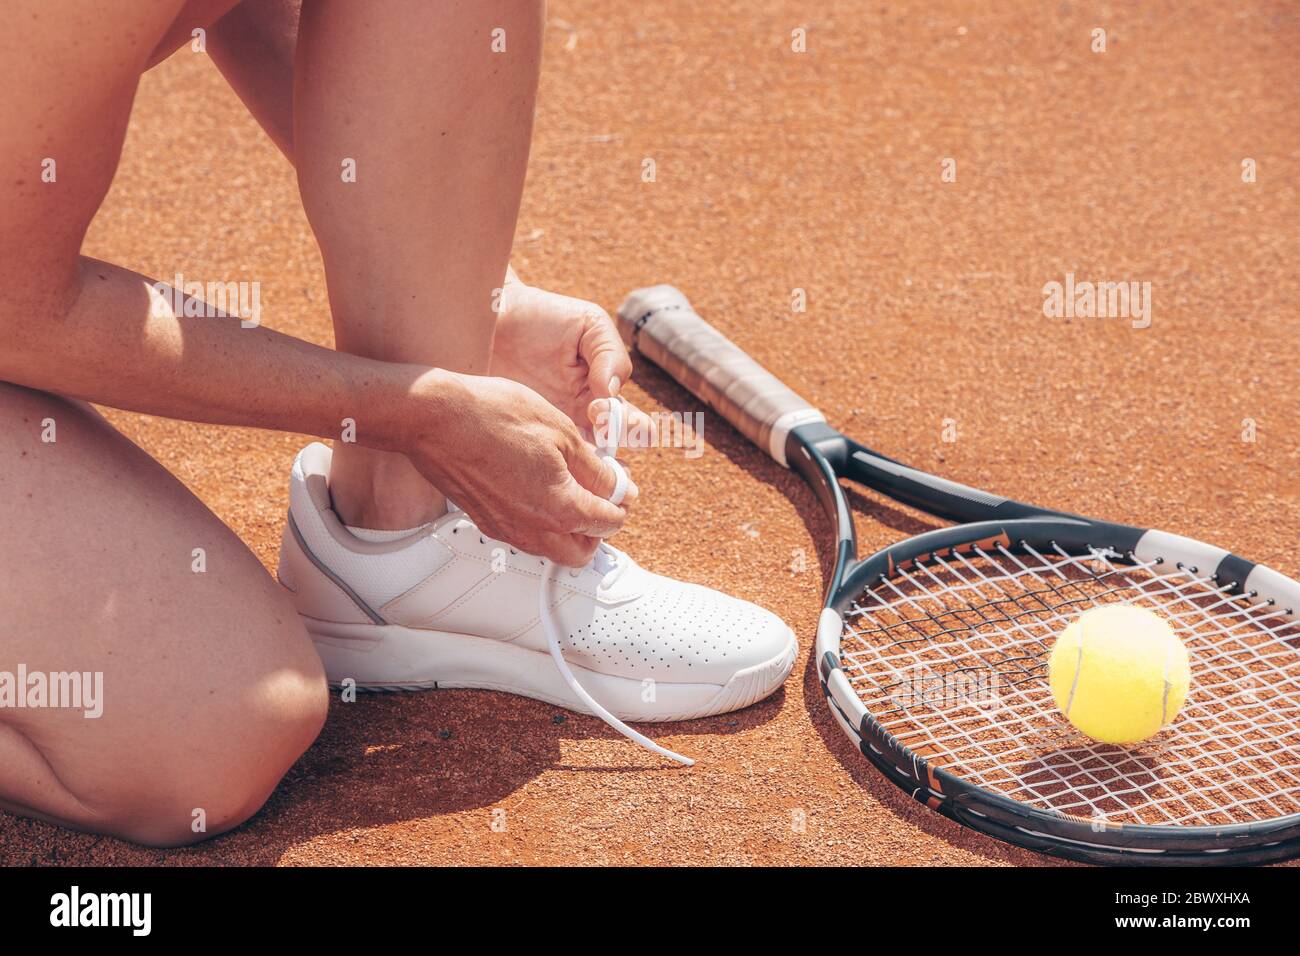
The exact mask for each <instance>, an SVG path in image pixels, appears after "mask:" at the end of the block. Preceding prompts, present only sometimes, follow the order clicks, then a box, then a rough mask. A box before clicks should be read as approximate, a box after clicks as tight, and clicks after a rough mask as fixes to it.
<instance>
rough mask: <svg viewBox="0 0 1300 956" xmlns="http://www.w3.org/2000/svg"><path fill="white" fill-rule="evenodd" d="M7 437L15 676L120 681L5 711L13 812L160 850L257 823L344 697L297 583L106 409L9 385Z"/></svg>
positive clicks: (2, 770) (9, 640)
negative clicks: (273, 573) (47, 704)
mask: <svg viewBox="0 0 1300 956" xmlns="http://www.w3.org/2000/svg"><path fill="white" fill-rule="evenodd" d="M46 422H52V423H53V425H54V427H55V429H56V431H55V433H54V434H55V435H56V436H57V440H56V441H53V442H47V441H43V440H42V436H43V433H47V429H46V426H45V423H46ZM0 447H3V448H4V449H5V453H4V454H3V455H0V500H3V502H4V505H3V508H4V534H3V535H0V619H2V620H3V621H4V624H3V626H2V627H0V672H3V673H7V674H12V675H16V674H18V673H19V672H20V669H24V670H25V671H26V672H27V673H28V674H50V673H78V674H83V675H84V674H102V675H103V676H102V695H101V698H102V699H101V700H100V701H99V706H101V707H102V715H100V716H97V717H87V716H86V714H85V708H80V707H78V708H60V709H54V708H26V707H23V708H19V707H16V706H12V703H13V702H11V705H10V706H4V707H0V807H3V808H4V809H7V810H10V811H12V812H15V813H20V814H22V815H25V816H34V817H39V818H40V819H43V820H49V821H51V822H54V823H59V824H63V825H65V826H71V827H74V828H77V829H84V830H92V831H95V832H100V833H110V834H113V835H116V836H121V837H125V838H126V839H129V840H135V841H137V842H141V843H151V844H159V845H175V844H181V843H190V842H194V841H196V840H201V839H204V838H205V837H207V836H211V835H213V834H216V833H220V832H222V831H223V830H226V829H229V828H230V827H233V826H236V825H238V824H239V823H241V822H242V821H244V820H246V819H247V818H248V817H249V816H251V815H252V814H253V813H254V812H256V811H257V809H258V808H259V807H260V806H261V805H262V803H263V802H264V801H265V800H266V798H267V796H269V795H270V793H271V791H272V790H273V789H274V787H275V785H276V784H277V783H278V782H279V780H280V778H281V777H282V776H283V775H284V773H285V771H286V770H288V768H289V767H290V766H291V765H292V764H293V762H294V761H295V760H297V758H298V757H299V756H300V755H301V754H302V752H303V751H304V750H306V748H307V747H308V746H309V745H310V744H311V742H312V741H313V740H314V739H315V737H316V735H317V733H318V732H319V730H320V727H321V724H322V722H323V720H324V715H325V710H326V706H327V700H326V691H325V684H324V677H323V674H322V671H321V666H320V662H319V659H318V658H317V657H316V654H315V652H314V651H313V649H312V647H311V644H310V642H309V641H308V640H307V638H306V635H305V633H304V631H303V628H302V625H301V624H300V623H299V620H298V616H297V614H295V613H294V610H293V608H292V607H291V606H290V605H289V603H288V602H287V601H286V599H285V597H284V594H283V592H282V591H281V589H280V588H279V587H278V586H277V585H276V584H275V582H274V581H273V580H272V579H271V578H270V576H269V575H267V573H266V571H265V570H264V569H263V568H262V566H261V565H260V564H259V563H258V561H257V559H256V558H255V557H254V556H253V554H252V553H251V552H250V551H249V550H248V549H247V548H246V547H245V546H244V545H243V543H242V542H241V541H240V540H239V538H238V537H236V536H235V534H234V533H233V532H231V531H230V529H229V528H227V527H226V526H225V525H223V524H222V523H221V521H220V520H218V519H217V518H216V516H215V515H213V514H212V513H211V512H210V511H208V509H207V508H205V507H204V506H203V504H202V502H200V501H199V500H198V499H197V498H195V497H194V496H193V495H192V494H190V492H189V491H188V490H186V488H185V487H184V486H183V485H182V484H181V483H180V482H179V481H177V480H176V479H175V478H173V477H172V476H171V475H170V474H168V473H167V471H166V470H164V469H163V468H162V466H160V465H159V464H158V463H157V462H155V461H154V460H153V459H151V458H150V457H149V456H148V455H146V454H145V453H144V452H142V451H141V450H140V449H139V448H137V447H136V446H135V445H133V444H132V443H131V442H130V441H128V440H127V439H126V438H124V437H123V436H122V435H121V434H119V433H118V432H116V431H115V430H114V429H113V428H112V427H111V426H110V425H108V423H107V422H105V421H104V420H103V419H102V418H101V417H100V416H99V415H98V414H97V413H95V412H94V411H93V410H92V409H90V408H89V406H86V405H84V404H82V403H79V402H72V401H68V400H65V399H61V398H56V397H54V396H51V395H48V394H46V393H43V392H34V391H29V390H27V389H22V388H19V387H17V386H13V385H0ZM196 550H201V553H202V558H201V560H202V564H201V565H196V563H195V562H196V558H195V552H196ZM21 692H22V689H21V688H20V689H19V693H21ZM197 811H202V814H203V816H204V817H205V818H206V823H205V826H206V829H205V830H203V831H199V832H194V830H193V822H194V817H195V814H196V812H197Z"/></svg>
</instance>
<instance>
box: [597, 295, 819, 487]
mask: <svg viewBox="0 0 1300 956" xmlns="http://www.w3.org/2000/svg"><path fill="white" fill-rule="evenodd" d="M618 330H619V334H620V335H622V336H623V341H624V342H625V343H627V345H628V347H629V348H630V349H632V350H633V351H635V352H639V353H640V354H641V355H644V356H645V357H646V358H648V359H649V360H650V361H652V362H654V364H655V365H658V366H659V367H660V368H661V369H663V370H664V371H665V372H667V373H668V374H669V375H671V376H672V377H673V378H674V379H676V380H677V382H678V383H679V384H681V385H682V386H683V387H685V388H686V390H687V391H689V392H690V393H691V394H692V395H694V396H695V397H696V398H698V399H700V401H702V402H704V404H706V405H708V406H709V407H710V408H712V409H713V410H714V411H716V412H717V413H718V414H719V415H721V416H722V417H723V418H725V419H726V420H727V421H729V422H731V424H732V425H734V426H735V427H736V428H737V429H738V430H739V431H740V433H741V434H743V435H744V436H745V437H746V438H748V439H749V440H750V441H752V442H753V443H754V444H755V445H757V446H758V447H759V448H761V449H763V450H764V451H765V452H767V453H768V454H769V455H771V456H772V457H773V458H774V459H776V461H777V462H778V463H779V464H781V465H784V466H786V467H789V466H788V464H787V463H786V460H785V440H786V436H787V435H789V434H790V429H792V428H794V427H795V426H796V425H804V424H807V423H809V422H824V421H826V419H825V418H824V417H823V416H822V413H821V412H819V411H817V409H815V408H813V407H812V406H811V405H810V404H808V403H807V402H806V401H804V400H803V399H802V398H800V397H799V396H798V395H796V394H795V392H794V390H793V389H791V388H790V387H789V386H788V385H786V384H785V383H783V382H782V381H781V380H780V379H779V378H777V377H776V376H775V375H773V374H772V373H771V372H769V371H768V370H767V369H765V368H763V366H761V365H759V364H758V363H757V362H755V361H754V360H753V359H752V358H750V357H749V356H748V355H746V354H745V353H744V351H743V350H741V348H740V347H739V346H738V345H736V344H735V343H734V342H732V341H731V340H730V339H728V338H727V337H726V336H724V335H723V334H722V333H721V332H719V331H718V330H717V329H715V328H714V327H713V326H711V325H709V323H708V322H705V321H704V320H703V319H702V318H700V317H699V316H698V315H696V313H695V310H694V309H692V308H691V303H690V302H689V301H688V300H687V298H686V296H684V295H682V293H681V292H680V291H678V290H677V289H675V288H674V287H673V286H670V285H656V286H651V287H649V288H647V289H637V290H636V291H635V292H633V293H631V294H630V295H629V296H628V297H627V300H626V301H625V302H624V303H623V305H622V306H621V307H620V308H619V310H618Z"/></svg>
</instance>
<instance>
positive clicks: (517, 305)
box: [491, 270, 654, 447]
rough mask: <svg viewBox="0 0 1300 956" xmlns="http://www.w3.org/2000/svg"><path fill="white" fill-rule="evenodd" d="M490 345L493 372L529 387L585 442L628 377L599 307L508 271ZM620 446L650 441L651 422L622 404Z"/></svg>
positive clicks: (619, 344)
mask: <svg viewBox="0 0 1300 956" xmlns="http://www.w3.org/2000/svg"><path fill="white" fill-rule="evenodd" d="M501 305H502V308H501V315H500V317H499V318H498V319H497V331H496V339H495V341H494V343H493V348H492V365H491V371H492V374H493V375H500V376H503V377H505V378H508V379H512V380H513V381H516V382H520V383H522V384H524V385H527V386H528V387H529V388H531V389H533V390H534V391H536V392H537V393H538V394H539V395H541V396H542V397H543V398H545V399H546V400H547V401H548V402H550V403H551V404H552V405H554V406H555V407H556V408H558V409H559V410H560V411H562V412H564V414H566V415H568V416H569V418H570V419H571V420H572V421H573V422H574V423H575V424H576V425H577V426H578V427H579V428H581V429H582V430H583V434H584V435H586V436H587V437H589V438H590V437H591V426H592V425H593V424H597V423H600V422H601V416H602V415H603V414H604V413H605V411H606V410H607V408H608V405H607V403H606V402H604V401H602V400H603V399H609V398H613V397H615V396H617V395H618V393H619V390H620V388H621V387H622V383H623V382H626V381H627V379H628V377H629V376H630V375H631V374H632V361H631V359H629V358H628V354H627V349H626V348H624V347H623V341H622V340H621V339H620V338H619V336H618V330H617V329H616V328H615V327H614V322H613V321H612V320H611V319H610V317H609V314H608V313H606V312H605V310H604V309H602V308H601V307H600V306H598V305H596V304H594V303H592V302H586V301H584V300H582V299H575V298H573V297H572V296H567V295H559V294H557V293H555V292H547V291H545V290H544V289H536V288H533V287H532V286H527V285H524V284H523V283H522V282H520V281H519V279H518V277H516V276H515V274H514V271H513V270H511V271H510V273H509V274H508V275H507V278H506V284H505V287H504V289H503V291H502V303H501ZM626 422H627V433H626V434H625V435H624V436H623V444H625V445H628V446H630V447H638V446H644V445H648V444H651V443H652V442H653V440H654V423H653V421H652V420H651V419H650V417H649V416H647V415H646V414H645V413H644V412H642V411H640V410H639V409H637V408H634V407H633V406H631V405H628V406H627V414H626Z"/></svg>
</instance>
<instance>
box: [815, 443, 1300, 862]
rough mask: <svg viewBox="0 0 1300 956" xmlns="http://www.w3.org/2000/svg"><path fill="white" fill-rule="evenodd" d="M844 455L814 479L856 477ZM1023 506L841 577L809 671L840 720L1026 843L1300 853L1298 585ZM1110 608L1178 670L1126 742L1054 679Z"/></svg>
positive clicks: (920, 781)
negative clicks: (1079, 634)
mask: <svg viewBox="0 0 1300 956" xmlns="http://www.w3.org/2000/svg"><path fill="white" fill-rule="evenodd" d="M850 447H859V448H860V447H861V446H855V445H853V444H852V443H851V442H850ZM811 454H812V455H814V456H815V455H816V454H817V451H816V448H813V449H811ZM833 457H835V456H833ZM838 459H839V460H838V461H833V462H827V468H826V469H819V470H810V473H811V474H821V475H824V474H825V471H826V470H829V471H831V472H832V473H834V474H835V475H837V476H839V477H854V478H856V477H858V475H857V474H856V473H855V468H854V466H853V464H852V460H853V459H852V456H851V455H850V456H847V458H846V457H845V456H838ZM805 477H807V475H805ZM946 484H949V485H950V484H951V483H946ZM958 487H961V486H958ZM830 493H831V494H834V495H838V496H839V498H840V500H841V501H843V500H844V493H843V489H842V488H837V489H836V490H835V491H833V492H830ZM981 494H983V493H981ZM1000 502H1005V499H993V498H992V496H990V500H986V501H984V502H982V506H987V507H990V508H997V507H999V506H1000V505H999V503H1000ZM1010 504H1012V505H1015V503H1014V502H1011V503H1010ZM846 507H847V506H846ZM1016 507H1020V506H1016ZM1032 510H1033V511H1035V512H1038V513H1037V514H1036V516H1034V517H1029V518H1018V519H1010V520H995V521H984V522H973V523H969V524H963V525H956V526H952V527H942V528H937V529H935V530H933V531H928V532H926V533H924V534H921V535H917V536H914V537H912V538H908V539H906V540H903V541H900V542H896V543H894V544H891V545H890V546H888V547H886V548H884V549H882V550H880V551H879V552H877V553H875V554H872V555H870V556H868V557H866V558H865V559H863V560H861V561H853V560H851V559H850V560H847V561H845V562H843V564H842V566H837V568H836V569H835V572H834V574H833V581H832V588H831V591H830V593H829V594H828V597H827V606H826V608H825V610H824V611H823V612H822V618H821V621H820V625H819V628H818V634H817V643H816V659H817V666H818V670H819V676H820V678H821V685H822V690H823V693H824V694H825V696H826V699H827V702H828V704H829V705H830V708H831V712H832V714H833V715H834V718H835V720H836V722H837V723H838V724H839V725H840V727H841V729H842V730H844V732H845V733H846V734H847V735H848V736H849V738H850V739H851V740H852V741H853V742H854V743H855V744H856V745H857V746H858V748H859V749H860V751H861V752H862V753H863V754H864V755H865V756H866V757H868V758H869V759H870V760H871V761H872V763H874V764H875V765H876V766H877V767H878V768H879V769H880V770H881V771H882V772H883V773H884V774H885V776H887V777H888V778H889V779H890V780H892V781H893V782H894V783H895V784H897V785H898V786H900V787H902V788H903V789H904V790H906V791H907V792H908V793H909V794H910V795H912V796H913V797H914V798H916V799H917V800H919V801H920V802H922V803H925V804H926V805H927V806H929V807H930V808H931V809H934V810H936V811H938V812H941V813H944V814H945V815H947V816H949V817H952V818H953V819H956V820H957V821H958V822H960V823H962V824H963V825H965V826H968V827H971V828H973V829H976V830H980V831H982V832H985V833H988V834H990V835H992V836H996V837H998V838H999V839H1002V840H1005V841H1008V842H1011V843H1014V844H1018V845H1021V846H1026V847H1029V848H1031V849H1034V850H1038V851H1040V852H1046V853H1051V854H1054V855H1058V856H1063V857H1068V858H1072V859H1078V860H1085V861H1088V862H1098V863H1122V864H1127V865H1133V864H1144V863H1153V864H1161V865H1169V864H1180V863H1186V864H1196V863H1201V864H1206V863H1209V864H1223V863H1258V862H1267V861H1271V860H1276V859H1285V858H1288V857H1291V856H1294V855H1297V854H1300V614H1297V611H1298V610H1300V585H1298V584H1296V582H1294V581H1292V580H1291V579H1289V578H1286V577H1285V576H1283V575H1281V574H1279V573H1277V572H1275V571H1272V570H1271V569H1268V568H1266V567H1263V566H1259V565H1255V564H1253V563H1252V562H1249V561H1246V560H1244V559H1241V558H1238V557H1237V556H1235V555H1232V554H1230V553H1228V552H1226V551H1224V550H1222V549H1220V548H1216V547H1213V546H1210V545H1206V544H1203V543H1201V542H1198V541H1194V540H1192V539H1188V538H1184V537H1180V536H1177V535H1172V534H1168V533H1165V532H1161V531H1145V530H1143V529H1138V528H1132V527H1128V526H1126V525H1119V524H1113V523H1109V522H1101V521H1091V520H1089V519H1086V518H1080V517H1077V516H1072V515H1065V514H1055V513H1051V512H1043V511H1042V510H1041V509H1032ZM849 520H851V517H850V518H849ZM843 538H844V535H843V533H841V540H843ZM1110 603H1132V604H1137V605H1140V606H1145V607H1148V608H1150V609H1152V610H1155V611H1156V612H1157V613H1159V614H1161V616H1163V617H1165V619H1166V620H1168V621H1169V623H1170V624H1171V625H1172V626H1173V628H1174V630H1175V632H1176V633H1177V634H1178V636H1179V637H1180V639H1182V641H1183V642H1184V644H1185V645H1186V646H1187V648H1188V651H1189V655H1190V658H1191V662H1192V686H1191V689H1190V692H1189V694H1188V699H1187V702H1186V704H1185V705H1184V708H1183V710H1182V711H1181V713H1180V714H1179V716H1178V718H1177V719H1176V720H1174V721H1173V722H1172V723H1171V724H1170V725H1169V726H1167V727H1166V728H1164V729H1163V730H1162V731H1161V732H1160V733H1159V734H1157V735H1156V736H1155V737H1152V738H1150V739H1149V740H1147V741H1144V742H1142V743H1140V744H1136V745H1128V746H1124V747H1119V746H1111V745H1106V744H1100V743H1097V742H1095V741H1092V740H1090V739H1089V738H1087V737H1085V736H1084V735H1082V734H1081V733H1080V732H1078V731H1077V730H1075V729H1074V728H1073V727H1072V726H1071V725H1070V724H1069V723H1068V721H1067V720H1066V719H1065V717H1064V716H1063V715H1062V714H1061V713H1060V711H1059V709H1058V708H1057V707H1056V704H1055V701H1054V699H1053V697H1052V693H1051V690H1050V687H1049V685H1048V679H1047V658H1048V654H1049V653H1050V651H1051V648H1052V645H1053V643H1054V641H1055V640H1056V636H1057V635H1058V634H1059V633H1060V631H1061V630H1063V629H1064V628H1065V626H1066V625H1067V624H1068V623H1070V621H1072V620H1073V619H1074V618H1075V617H1077V615H1078V614H1079V613H1080V612H1082V611H1083V610H1086V609H1087V608H1089V607H1095V606H1100V605H1103V604H1110Z"/></svg>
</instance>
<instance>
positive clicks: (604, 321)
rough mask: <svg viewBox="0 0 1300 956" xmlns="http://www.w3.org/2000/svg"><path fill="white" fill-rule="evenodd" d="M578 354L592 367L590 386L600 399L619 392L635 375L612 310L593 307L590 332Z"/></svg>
mask: <svg viewBox="0 0 1300 956" xmlns="http://www.w3.org/2000/svg"><path fill="white" fill-rule="evenodd" d="M578 355H579V356H580V357H581V358H582V359H583V361H585V362H586V363H587V368H588V369H589V371H588V373H587V387H588V388H590V389H591V394H593V395H595V396H596V397H598V398H610V397H613V396H616V395H618V393H619V389H620V388H622V385H623V383H624V382H626V381H627V380H628V378H630V377H631V375H632V360H631V359H630V358H628V354H627V349H626V348H624V346H623V340H622V339H621V338H619V337H618V329H617V328H615V327H614V322H613V320H612V319H610V317H609V315H608V313H606V312H605V310H604V309H601V308H599V307H598V306H592V313H591V315H590V316H589V317H588V320H587V328H586V331H585V332H583V334H582V338H581V339H579V341H578Z"/></svg>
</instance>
